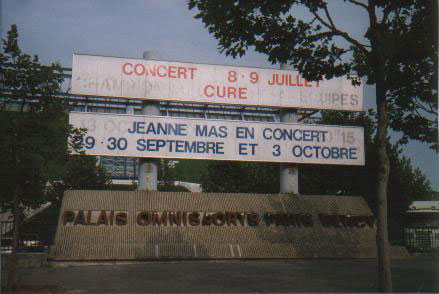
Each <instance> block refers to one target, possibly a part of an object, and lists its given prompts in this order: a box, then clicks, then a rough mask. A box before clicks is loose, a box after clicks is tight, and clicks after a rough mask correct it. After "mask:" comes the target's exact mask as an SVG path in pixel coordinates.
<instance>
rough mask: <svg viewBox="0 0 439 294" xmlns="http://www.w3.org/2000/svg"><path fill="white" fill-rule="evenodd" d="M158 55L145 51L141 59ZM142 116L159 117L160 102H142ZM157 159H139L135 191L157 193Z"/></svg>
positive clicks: (158, 56)
mask: <svg viewBox="0 0 439 294" xmlns="http://www.w3.org/2000/svg"><path fill="white" fill-rule="evenodd" d="M160 58H161V57H160V54H159V53H157V52H155V51H145V52H144V53H143V59H160ZM142 114H143V115H154V116H159V115H160V102H158V101H147V100H146V101H144V103H143V108H142ZM158 163H159V159H155V158H140V160H139V183H138V186H137V190H147V191H157V173H158Z"/></svg>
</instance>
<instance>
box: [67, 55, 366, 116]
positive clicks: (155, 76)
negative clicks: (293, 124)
mask: <svg viewBox="0 0 439 294" xmlns="http://www.w3.org/2000/svg"><path fill="white" fill-rule="evenodd" d="M71 92H72V94H76V95H92V96H104V97H125V98H130V99H142V100H147V99H152V100H166V101H179V102H196V103H218V104H236V105H248V106H250V105H253V106H269V107H279V108H281V107H285V108H307V109H332V110H344V111H362V110H363V87H362V86H356V87H354V86H352V83H351V81H350V80H348V79H346V78H335V79H331V80H323V81H320V82H310V81H307V80H305V79H304V78H302V77H301V76H300V75H299V74H298V73H297V72H294V71H288V70H274V69H263V68H251V67H239V66H224V65H210V64H197V63H182V62H170V61H158V60H143V59H128V58H116V57H102V56H91V55H78V54H75V55H73V69H72V90H71Z"/></svg>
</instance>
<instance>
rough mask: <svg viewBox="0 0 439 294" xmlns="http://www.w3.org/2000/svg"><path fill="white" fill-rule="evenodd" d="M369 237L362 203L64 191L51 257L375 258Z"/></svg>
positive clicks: (368, 216) (371, 231) (369, 218)
mask: <svg viewBox="0 0 439 294" xmlns="http://www.w3.org/2000/svg"><path fill="white" fill-rule="evenodd" d="M195 212H197V213H199V217H198V221H199V224H198V225H196V221H194V219H195V216H194V214H193V213H195ZM164 213H165V214H166V215H167V216H166V217H167V218H166V222H165V219H164V218H162V216H163V214H164ZM190 214H191V215H190ZM171 218H172V219H173V220H174V222H173V224H172V225H170V219H171ZM209 219H210V220H209ZM157 222H161V224H160V225H159V224H157ZM154 223H155V224H154ZM203 223H204V225H203ZM375 234H376V225H375V221H374V218H373V215H372V213H371V211H370V209H369V207H368V206H367V204H366V202H365V201H364V199H363V198H361V197H350V196H349V197H348V196H308V195H307V196H301V195H287V194H276V195H261V194H225V193H181V192H146V191H134V192H120V191H67V192H66V193H65V195H64V200H63V204H62V208H61V214H60V218H59V224H58V229H57V233H56V237H55V244H54V245H53V246H52V247H51V250H50V254H49V257H50V258H51V259H52V260H139V259H166V258H170V259H183V258H194V259H196V258H244V259H245V258H373V257H375V256H376V245H375Z"/></svg>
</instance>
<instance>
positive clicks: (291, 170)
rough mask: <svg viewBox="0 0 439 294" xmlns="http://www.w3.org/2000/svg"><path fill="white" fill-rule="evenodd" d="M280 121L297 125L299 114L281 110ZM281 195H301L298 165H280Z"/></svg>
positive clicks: (293, 110)
mask: <svg viewBox="0 0 439 294" xmlns="http://www.w3.org/2000/svg"><path fill="white" fill-rule="evenodd" d="M280 69H287V70H288V69H290V70H291V69H292V68H291V67H290V66H288V65H287V64H281V65H280ZM279 117H280V121H281V122H285V123H297V122H298V118H299V117H298V114H297V110H295V109H281V110H280V114H279ZM279 177H280V179H279V180H280V181H279V182H280V193H294V194H299V169H298V165H297V164H293V163H281V164H280V173H279Z"/></svg>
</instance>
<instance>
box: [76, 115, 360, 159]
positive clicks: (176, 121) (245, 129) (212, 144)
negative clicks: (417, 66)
mask: <svg viewBox="0 0 439 294" xmlns="http://www.w3.org/2000/svg"><path fill="white" fill-rule="evenodd" d="M70 124H72V125H73V126H74V127H76V128H87V134H86V136H85V137H84V150H85V151H86V154H89V155H105V156H129V157H157V158H173V159H179V158H181V159H209V160H239V161H265V162H290V163H317V164H340V165H364V132H363V128H361V127H340V126H326V125H310V124H285V123H268V122H247V121H227V120H205V119H188V118H175V117H158V116H139V115H114V114H96V113H83V112H72V113H70Z"/></svg>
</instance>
